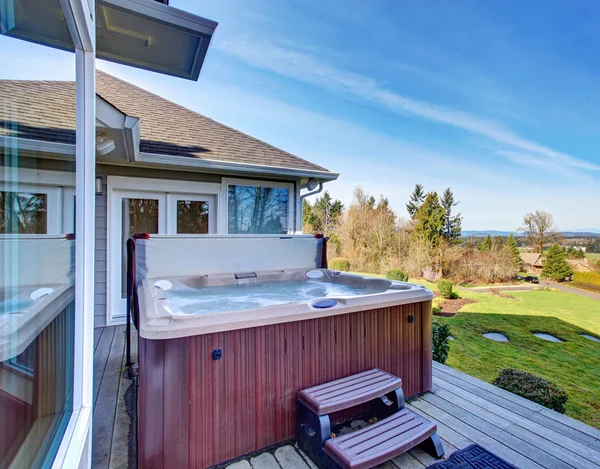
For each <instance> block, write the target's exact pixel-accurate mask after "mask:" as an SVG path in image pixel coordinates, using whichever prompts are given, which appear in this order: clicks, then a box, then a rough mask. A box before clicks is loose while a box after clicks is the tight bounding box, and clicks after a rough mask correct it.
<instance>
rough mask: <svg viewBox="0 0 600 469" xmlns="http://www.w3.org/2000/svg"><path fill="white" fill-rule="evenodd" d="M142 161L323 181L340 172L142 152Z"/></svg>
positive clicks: (332, 178)
mask: <svg viewBox="0 0 600 469" xmlns="http://www.w3.org/2000/svg"><path fill="white" fill-rule="evenodd" d="M137 161H138V162H140V163H148V164H153V165H158V166H163V167H164V166H176V167H178V168H182V169H184V168H188V169H189V168H194V169H199V170H207V171H212V172H220V171H227V172H232V171H234V172H241V173H254V174H269V175H273V176H287V177H292V178H295V179H299V178H314V179H319V180H321V181H324V182H326V181H335V180H336V179H337V178H338V177H339V173H332V172H329V171H319V170H306V169H295V168H285V167H281V166H265V165H258V164H249V163H234V162H229V161H216V160H206V159H198V158H189V157H185V156H167V155H161V154H156V153H146V152H141V153H140V155H139V158H138V160H137Z"/></svg>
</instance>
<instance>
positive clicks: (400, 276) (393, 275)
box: [385, 269, 408, 282]
mask: <svg viewBox="0 0 600 469" xmlns="http://www.w3.org/2000/svg"><path fill="white" fill-rule="evenodd" d="M385 278H387V279H388V280H399V281H400V282H407V281H408V274H407V273H406V272H403V271H402V270H400V269H392V270H388V271H387V274H385Z"/></svg>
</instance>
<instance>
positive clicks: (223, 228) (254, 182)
mask: <svg viewBox="0 0 600 469" xmlns="http://www.w3.org/2000/svg"><path fill="white" fill-rule="evenodd" d="M229 185H234V186H258V187H276V188H281V189H287V190H288V224H287V226H288V230H287V234H294V233H295V225H294V212H295V210H294V207H295V200H296V191H295V190H294V183H293V182H276V181H265V180H261V179H239V178H223V179H222V181H221V201H220V204H219V205H220V206H221V210H220V212H221V214H222V216H221V217H220V219H221V225H220V227H219V232H220V233H223V234H229V213H228V210H229V204H228V195H229V190H228V186H229Z"/></svg>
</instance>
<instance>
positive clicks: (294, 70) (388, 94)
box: [215, 39, 600, 171]
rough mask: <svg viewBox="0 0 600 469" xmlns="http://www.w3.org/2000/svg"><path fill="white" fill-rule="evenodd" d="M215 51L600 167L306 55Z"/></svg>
mask: <svg viewBox="0 0 600 469" xmlns="http://www.w3.org/2000/svg"><path fill="white" fill-rule="evenodd" d="M215 48H218V49H220V50H222V51H224V52H226V53H228V54H230V55H233V56H235V57H236V58H238V59H240V60H242V61H244V62H246V63H247V64H249V65H251V66H253V67H257V68H262V69H265V70H269V71H271V72H274V73H276V74H278V75H282V76H286V77H289V78H293V79H295V80H299V81H303V82H306V83H310V84H313V85H316V86H320V87H325V88H328V89H331V90H335V91H338V92H343V93H348V94H351V95H353V96H355V97H357V98H360V99H364V100H368V101H371V102H374V103H376V104H378V105H380V106H382V107H385V108H387V109H389V110H391V111H394V112H399V113H403V114H410V115H413V116H417V117H420V118H422V119H427V120H429V121H433V122H438V123H442V124H447V125H450V126H453V127H456V128H459V129H462V130H464V131H467V132H470V133H473V134H476V135H480V136H483V137H486V138H488V139H490V140H492V141H494V142H496V143H499V144H502V145H507V146H509V147H512V148H513V149H518V150H521V151H526V152H530V153H533V154H535V155H538V156H541V157H544V158H546V159H547V160H549V161H550V162H552V163H554V164H558V165H562V166H568V167H571V168H574V169H578V170H582V169H587V170H594V171H600V165H597V164H594V163H591V162H588V161H585V160H581V159H579V158H576V157H574V156H571V155H568V154H566V153H562V152H559V151H556V150H554V149H552V148H549V147H547V146H545V145H542V144H539V143H536V142H533V141H530V140H527V139H524V138H522V137H520V136H518V135H517V134H516V133H515V132H513V131H512V130H510V129H508V128H506V127H504V126H502V125H500V124H498V123H495V122H492V121H489V120H487V119H484V118H481V117H478V116H476V115H473V114H469V113H467V112H463V111H460V110H456V109H451V108H448V107H443V106H438V105H436V104H433V103H429V102H426V101H418V100H414V99H411V98H409V97H406V96H402V95H400V94H398V93H394V92H392V91H390V90H387V89H385V88H384V87H382V86H380V85H379V83H378V82H377V81H376V80H374V79H372V78H370V77H365V76H362V75H359V74H355V73H352V72H348V71H345V70H341V69H338V68H336V67H333V66H331V65H329V64H327V63H325V62H323V61H322V60H320V59H319V58H318V57H316V56H314V55H311V54H307V53H304V52H299V51H295V50H292V49H290V48H283V47H279V46H276V45H274V44H270V43H264V42H263V43H260V42H258V41H256V40H247V39H232V40H224V41H221V42H217V43H216V44H215Z"/></svg>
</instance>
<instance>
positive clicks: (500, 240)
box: [494, 236, 504, 248]
mask: <svg viewBox="0 0 600 469" xmlns="http://www.w3.org/2000/svg"><path fill="white" fill-rule="evenodd" d="M502 246H504V238H503V237H502V236H496V237H495V238H494V247H495V248H501V247H502Z"/></svg>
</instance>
